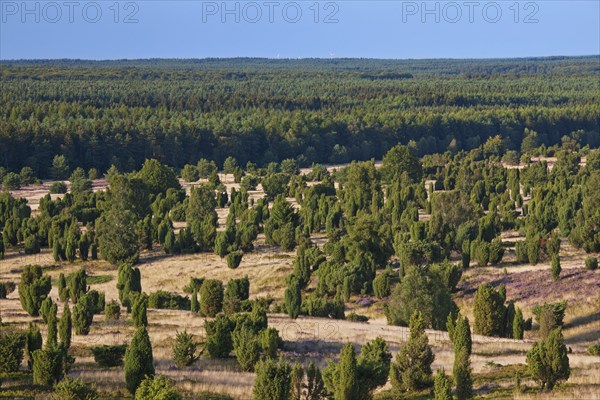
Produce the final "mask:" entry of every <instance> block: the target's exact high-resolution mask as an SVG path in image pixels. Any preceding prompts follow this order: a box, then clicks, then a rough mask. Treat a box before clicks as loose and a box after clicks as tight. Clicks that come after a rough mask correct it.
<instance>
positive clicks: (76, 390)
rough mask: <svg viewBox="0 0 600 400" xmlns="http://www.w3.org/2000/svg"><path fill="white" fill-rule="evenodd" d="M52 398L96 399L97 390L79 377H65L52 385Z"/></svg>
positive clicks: (69, 399) (66, 399)
mask: <svg viewBox="0 0 600 400" xmlns="http://www.w3.org/2000/svg"><path fill="white" fill-rule="evenodd" d="M52 398H53V400H96V399H98V398H99V397H98V392H97V391H96V388H95V387H94V385H91V384H88V383H86V382H84V381H83V379H81V378H77V379H65V380H64V381H62V382H59V383H57V384H56V385H54V395H53V397H52Z"/></svg>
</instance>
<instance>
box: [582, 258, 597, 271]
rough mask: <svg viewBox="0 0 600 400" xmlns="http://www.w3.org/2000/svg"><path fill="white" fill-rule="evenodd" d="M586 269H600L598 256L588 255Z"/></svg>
mask: <svg viewBox="0 0 600 400" xmlns="http://www.w3.org/2000/svg"><path fill="white" fill-rule="evenodd" d="M585 269H587V270H589V271H595V270H597V269H598V259H597V258H596V257H587V258H586V259H585Z"/></svg>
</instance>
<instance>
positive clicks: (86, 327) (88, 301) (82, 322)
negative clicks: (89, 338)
mask: <svg viewBox="0 0 600 400" xmlns="http://www.w3.org/2000/svg"><path fill="white" fill-rule="evenodd" d="M95 309H96V304H94V298H93V296H88V295H84V296H81V297H80V298H79V301H77V304H75V306H73V327H74V328H75V333H76V334H77V335H87V334H88V333H90V326H91V325H92V321H93V320H94V311H95Z"/></svg>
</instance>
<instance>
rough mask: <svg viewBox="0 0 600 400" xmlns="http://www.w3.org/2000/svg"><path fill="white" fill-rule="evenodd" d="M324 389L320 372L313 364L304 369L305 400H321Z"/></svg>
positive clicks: (324, 392)
mask: <svg viewBox="0 0 600 400" xmlns="http://www.w3.org/2000/svg"><path fill="white" fill-rule="evenodd" d="M325 395H326V389H325V383H324V382H323V377H322V375H321V370H320V369H319V368H317V367H316V366H315V364H314V363H313V362H311V363H310V364H308V367H307V368H306V391H305V398H306V400H321V399H322V398H325Z"/></svg>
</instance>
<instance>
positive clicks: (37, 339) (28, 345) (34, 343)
mask: <svg viewBox="0 0 600 400" xmlns="http://www.w3.org/2000/svg"><path fill="white" fill-rule="evenodd" d="M41 348H42V334H41V332H40V328H39V327H38V326H37V324H34V323H33V322H30V323H29V326H28V328H27V332H26V334H25V356H26V357H27V367H28V368H29V369H30V370H31V369H32V368H33V352H34V351H36V350H40V349H41ZM17 349H18V346H16V347H15V351H16V350H17ZM2 355H3V356H4V354H2ZM10 358H11V357H10V356H9V357H8V358H3V360H4V359H10Z"/></svg>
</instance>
